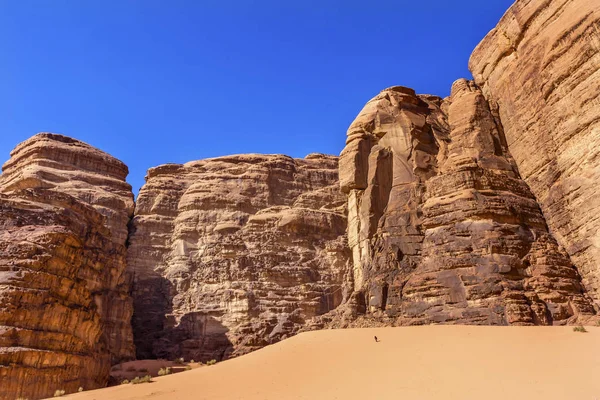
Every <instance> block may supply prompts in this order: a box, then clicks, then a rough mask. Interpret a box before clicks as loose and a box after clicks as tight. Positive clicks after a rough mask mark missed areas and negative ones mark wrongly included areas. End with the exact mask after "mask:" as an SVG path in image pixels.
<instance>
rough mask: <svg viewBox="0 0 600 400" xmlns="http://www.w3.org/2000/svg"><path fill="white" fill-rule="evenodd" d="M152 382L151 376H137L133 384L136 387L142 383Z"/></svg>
mask: <svg viewBox="0 0 600 400" xmlns="http://www.w3.org/2000/svg"><path fill="white" fill-rule="evenodd" d="M149 382H152V377H151V376H150V375H146V376H142V377H139V376H136V377H135V378H134V379H133V380H132V381H131V383H132V384H134V385H137V384H140V383H149Z"/></svg>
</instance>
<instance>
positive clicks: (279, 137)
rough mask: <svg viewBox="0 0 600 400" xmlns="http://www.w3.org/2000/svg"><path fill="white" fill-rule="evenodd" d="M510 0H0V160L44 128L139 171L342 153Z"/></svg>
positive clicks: (443, 71) (435, 79)
mask: <svg viewBox="0 0 600 400" xmlns="http://www.w3.org/2000/svg"><path fill="white" fill-rule="evenodd" d="M511 3H512V0H490V1H481V0H478V1H476V0H454V1H448V0H431V1H420V2H414V1H398V0H396V1H387V0H386V1H383V0H381V1H352V0H336V1H334V0H321V1H312V0H303V1H285V0H268V1H267V0H264V1H258V0H257V1H250V0H248V1H241V0H240V1H227V0H220V1H213V0H206V1H203V0H188V1H186V0H160V1H158V0H18V1H14V0H0V36H1V37H2V38H3V39H2V40H1V41H0V54H2V62H0V83H1V84H0V90H1V91H0V160H1V161H0V162H3V161H5V160H6V159H8V157H9V152H10V150H11V149H12V148H13V147H14V146H15V145H16V144H17V143H19V142H21V141H23V140H25V139H27V138H28V137H30V136H32V135H33V134H35V133H37V132H40V131H50V132H57V133H62V134H65V135H68V136H72V137H75V138H77V139H80V140H83V141H85V142H88V143H90V144H92V145H94V146H96V147H98V148H100V149H102V150H104V151H106V152H108V153H110V154H112V155H113V156H115V157H117V158H119V159H121V160H122V161H124V162H125V163H126V164H127V165H128V166H129V170H130V175H129V178H128V180H129V182H130V183H131V184H132V186H133V189H134V192H137V190H138V189H139V188H140V187H141V186H142V184H143V183H144V175H145V173H146V170H147V169H148V168H149V167H153V166H156V165H160V164H164V163H168V162H177V163H183V162H187V161H191V160H197V159H201V158H206V157H215V156H219V155H226V154H235V153H249V152H255V153H283V154H288V155H291V156H294V157H304V156H305V155H306V154H308V153H311V152H322V153H329V154H339V152H340V151H341V150H342V148H343V146H344V140H345V132H346V129H347V127H348V125H349V124H350V123H351V122H352V120H353V119H354V117H355V116H356V114H357V113H358V112H359V111H360V109H361V108H362V106H363V105H364V104H365V103H366V102H367V101H368V100H369V99H370V98H371V97H373V96H375V95H376V94H377V93H378V92H379V91H380V90H382V89H384V88H386V87H389V86H393V85H404V86H409V87H413V88H414V89H415V90H416V91H417V92H419V93H431V94H437V95H440V96H447V95H448V94H449V90H450V85H451V84H452V82H453V81H454V80H456V79H458V78H461V77H470V76H471V75H470V73H469V71H468V69H467V62H468V58H469V55H470V54H471V52H472V50H473V48H474V47H475V46H476V45H477V43H478V42H479V41H480V40H481V39H482V38H483V37H484V36H485V34H486V33H487V32H488V31H489V30H490V29H492V28H493V27H494V26H495V25H496V23H497V21H498V20H499V19H500V17H501V16H502V14H503V13H504V12H505V11H506V9H508V7H509V6H510V4H511Z"/></svg>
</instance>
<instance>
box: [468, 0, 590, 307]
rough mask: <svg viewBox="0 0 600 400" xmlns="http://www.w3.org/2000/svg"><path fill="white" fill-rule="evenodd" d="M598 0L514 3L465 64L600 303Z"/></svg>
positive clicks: (560, 239)
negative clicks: (499, 120) (493, 111)
mask: <svg viewBox="0 0 600 400" xmlns="http://www.w3.org/2000/svg"><path fill="white" fill-rule="evenodd" d="M599 32H600V2H599V1H597V0H581V1H578V0H552V1H548V0H545V1H541V0H529V1H523V0H521V1H517V2H516V3H515V4H514V5H513V6H512V7H511V8H510V10H508V12H507V13H506V14H505V15H504V17H503V18H502V20H501V21H500V23H499V24H498V26H497V27H496V28H495V29H494V30H492V31H491V32H490V33H489V34H488V35H487V36H486V37H485V39H483V41H482V42H481V43H480V44H479V46H477V48H476V49H475V51H474V52H473V55H472V56H471V60H470V62H469V68H470V70H471V72H472V73H473V76H474V78H475V82H476V83H477V85H479V86H480V87H481V90H482V92H483V93H484V95H485V96H486V98H487V99H488V101H489V104H490V106H491V108H492V109H494V110H495V112H497V113H498V115H499V117H500V119H501V120H502V125H503V126H504V132H505V135H506V139H507V142H508V148H509V149H510V152H511V154H512V156H513V157H514V160H515V162H516V164H517V166H518V168H519V173H520V174H521V176H522V177H523V180H524V181H525V182H526V183H527V184H528V185H529V187H530V188H531V191H532V192H533V194H534V195H535V197H536V199H537V201H538V203H539V204H540V207H541V209H542V211H543V212H544V215H545V216H546V220H547V222H548V225H549V228H550V231H551V232H552V233H553V235H554V237H555V238H556V240H557V241H558V243H559V244H560V245H561V246H562V247H564V248H565V250H566V251H567V252H568V254H569V255H570V257H571V261H572V262H573V263H574V264H575V265H576V266H577V268H578V269H579V272H580V273H581V275H582V276H583V280H584V284H585V285H586V287H587V288H588V289H589V291H590V294H591V295H592V296H593V297H594V299H595V301H596V303H597V304H600V198H599V196H598V183H599V182H600V33H599Z"/></svg>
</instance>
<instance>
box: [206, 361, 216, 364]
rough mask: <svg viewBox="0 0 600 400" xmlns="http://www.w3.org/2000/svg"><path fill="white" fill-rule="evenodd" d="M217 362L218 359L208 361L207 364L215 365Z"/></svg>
mask: <svg viewBox="0 0 600 400" xmlns="http://www.w3.org/2000/svg"><path fill="white" fill-rule="evenodd" d="M216 363H217V360H210V361H207V362H206V365H215V364H216Z"/></svg>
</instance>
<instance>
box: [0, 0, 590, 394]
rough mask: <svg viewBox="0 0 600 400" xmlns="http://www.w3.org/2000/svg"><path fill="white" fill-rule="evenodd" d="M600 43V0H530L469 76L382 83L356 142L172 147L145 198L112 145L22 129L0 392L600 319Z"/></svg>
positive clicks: (3, 216) (5, 203) (2, 290)
mask: <svg viewBox="0 0 600 400" xmlns="http://www.w3.org/2000/svg"><path fill="white" fill-rule="evenodd" d="M599 50H600V2H598V1H589V0H518V1H517V2H516V3H515V4H514V5H513V6H512V7H511V8H510V9H509V10H508V11H507V13H506V14H505V16H504V17H503V18H502V20H501V21H500V23H499V24H498V26H497V27H496V28H495V29H494V30H492V31H491V32H490V33H489V34H488V35H487V36H486V37H485V38H484V40H483V41H482V42H481V44H480V45H479V46H478V47H477V48H476V49H475V51H474V53H473V55H472V57H471V60H470V64H469V65H470V69H471V71H472V73H473V77H474V80H473V81H470V80H465V79H459V80H458V81H456V82H455V83H454V84H453V86H452V90H451V95H450V96H449V97H448V98H445V99H442V98H439V97H436V96H431V95H418V94H416V93H415V91H414V90H412V89H409V88H405V87H402V86H393V87H390V88H388V89H385V90H383V91H382V92H381V93H380V94H378V95H377V96H375V97H374V98H373V99H371V100H370V101H369V102H368V103H367V104H366V105H365V106H364V108H363V109H362V111H360V113H359V114H358V116H357V117H356V119H355V120H354V122H353V123H352V124H351V126H350V128H349V129H348V131H347V135H346V146H345V148H344V150H343V151H342V153H341V155H340V157H339V159H338V157H335V156H328V155H322V154H316V153H315V154H310V155H308V156H307V157H306V158H303V159H293V158H291V157H287V156H284V155H258V154H246V155H235V156H227V157H219V158H213V159H206V160H200V161H193V162H189V163H186V164H182V165H180V164H166V165H161V166H158V167H155V168H151V169H149V170H148V173H147V175H146V183H145V185H144V186H143V187H142V189H141V190H140V193H139V196H138V199H137V201H136V203H135V205H134V201H133V194H132V192H131V187H130V186H129V185H128V184H127V183H126V182H125V178H126V176H127V173H128V170H127V167H126V166H125V164H123V163H122V162H121V161H119V160H116V159H115V158H113V157H111V156H110V155H108V154H106V153H104V152H102V151H100V150H98V149H96V148H94V147H92V146H90V145H88V144H86V143H83V142H81V141H78V140H75V139H71V138H69V137H66V136H62V135H56V134H48V133H42V134H38V135H35V136H33V137H32V138H31V139H29V140H27V141H25V142H23V143H21V144H19V145H18V146H17V147H16V148H15V149H14V150H13V152H11V157H10V159H9V160H8V161H7V162H6V163H5V164H4V166H3V172H2V175H0V400H5V399H6V400H13V399H16V398H18V397H24V398H29V399H30V400H34V399H38V398H42V397H46V396H51V395H52V394H53V393H54V391H55V390H57V389H64V390H66V391H67V392H68V393H70V392H74V391H76V390H77V389H78V388H79V387H83V388H84V389H91V388H97V387H101V386H103V385H105V384H106V383H107V380H108V374H109V369H110V366H111V365H112V364H115V363H118V362H120V361H123V360H128V359H132V358H134V357H136V356H137V357H138V358H168V359H174V358H176V357H184V358H185V359H195V360H201V361H206V360H211V359H216V360H222V359H225V358H228V357H232V356H237V355H241V354H244V353H247V352H249V351H252V350H255V349H258V348H260V347H263V346H266V345H268V344H271V343H274V342H276V341H279V340H282V339H284V338H286V337H289V336H291V335H294V334H295V333H297V332H299V331H301V330H308V329H320V328H328V327H349V326H376V325H377V326H380V325H385V326H397V325H414V324H434V323H439V324H485V325H511V324H512V325H564V324H575V323H586V322H587V323H590V322H593V321H595V320H597V319H598V316H597V313H598V306H599V304H600V250H599V248H600V233H599V232H600V230H599V228H600V217H599V216H598V214H599V213H600V202H599V200H598V198H597V196H595V195H596V193H597V191H598V189H596V188H595V187H596V185H597V184H598V183H599V182H600V155H599V152H600V150H599V148H600V125H599V124H600V122H599V121H600V102H599V100H598V99H599V98H600V96H599V95H600V55H599V54H600V51H599ZM332 134H335V133H332ZM342 137H343V136H340V140H342Z"/></svg>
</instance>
